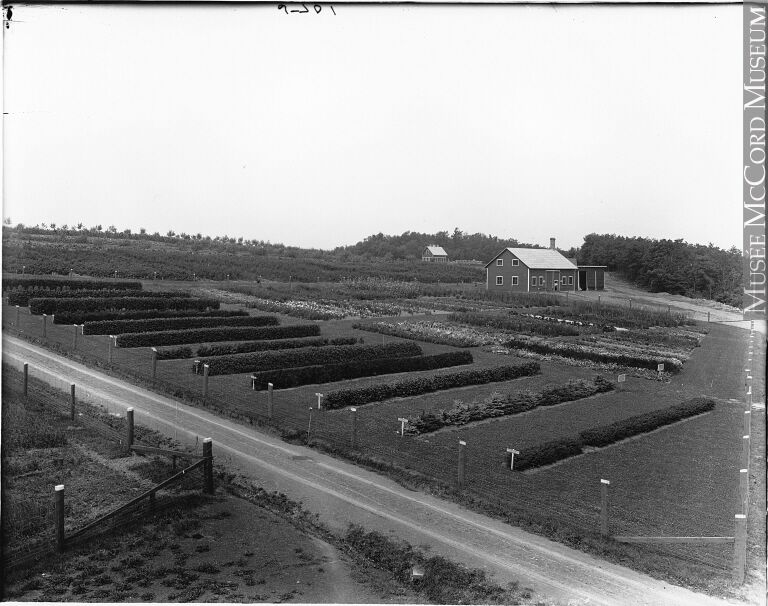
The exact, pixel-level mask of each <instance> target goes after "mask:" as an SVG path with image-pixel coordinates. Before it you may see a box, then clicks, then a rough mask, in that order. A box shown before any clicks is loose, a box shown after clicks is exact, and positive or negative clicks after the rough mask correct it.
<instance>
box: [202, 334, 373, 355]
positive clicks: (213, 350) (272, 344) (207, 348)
mask: <svg viewBox="0 0 768 606" xmlns="http://www.w3.org/2000/svg"><path fill="white" fill-rule="evenodd" d="M362 342H363V340H362V339H356V338H355V337H336V338H333V339H326V338H325V337H310V338H309V339H283V340H279V341H245V342H243V343H226V344H221V345H201V346H200V347H198V348H197V355H198V356H227V355H230V354H239V353H248V352H251V351H266V350H270V349H297V348H299V347H322V346H324V345H355V344H356V343H362Z"/></svg>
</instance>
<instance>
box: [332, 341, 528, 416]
mask: <svg viewBox="0 0 768 606" xmlns="http://www.w3.org/2000/svg"><path fill="white" fill-rule="evenodd" d="M460 353H462V354H463V355H465V356H466V355H469V360H470V362H471V360H472V354H470V353H469V352H467V351H464V352H460ZM467 364H469V362H467ZM539 372H541V367H540V366H539V363H538V362H523V363H522V364H516V365H510V366H497V367H496V368H481V369H477V370H464V371H461V372H453V373H449V374H444V375H436V376H434V377H418V378H415V379H404V380H402V381H397V382H396V383H378V384H376V385H368V386H366V387H358V388H352V389H339V390H337V391H332V392H331V393H329V394H328V395H327V396H326V398H325V402H326V403H327V405H328V406H329V407H330V408H342V407H344V406H361V405H363V404H368V403H369V402H381V401H382V400H387V399H389V398H405V397H409V396H418V395H420V394H423V393H430V392H433V391H441V390H443V389H453V388H454V387H465V386H467V385H484V384H485V383H496V382H499V381H510V380H512V379H518V378H520V377H527V376H530V375H535V374H538V373H539Z"/></svg>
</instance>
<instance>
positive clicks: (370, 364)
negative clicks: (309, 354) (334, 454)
mask: <svg viewBox="0 0 768 606" xmlns="http://www.w3.org/2000/svg"><path fill="white" fill-rule="evenodd" d="M471 363H472V355H471V354H470V353H469V352H467V351H452V352H449V353H443V354H437V355H433V356H415V357H412V358H386V359H383V360H360V361H357V360H353V361H350V362H342V363H340V364H326V365H323V366H304V367H299V368H283V369H279V370H267V371H264V372H257V373H254V374H253V375H251V377H252V379H253V381H254V385H255V388H256V389H259V390H260V389H266V388H267V383H272V384H274V385H275V386H276V387H277V388H278V389H283V388H288V387H298V386H300V385H310V384H313V383H333V382H335V381H343V380H346V379H357V378H359V377H372V376H377V375H385V374H391V373H396V372H416V371H419V370H434V369H436V368H447V367H449V366H457V365H459V364H471ZM324 405H325V406H327V407H328V408H339V407H341V406H344V404H340V405H339V404H334V403H333V402H331V403H328V402H327V398H326V399H325V400H324Z"/></svg>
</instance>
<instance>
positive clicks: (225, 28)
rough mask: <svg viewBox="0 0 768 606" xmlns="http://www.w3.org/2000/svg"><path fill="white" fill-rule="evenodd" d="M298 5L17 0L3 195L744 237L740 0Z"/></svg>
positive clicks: (163, 213) (87, 208)
mask: <svg viewBox="0 0 768 606" xmlns="http://www.w3.org/2000/svg"><path fill="white" fill-rule="evenodd" d="M294 6H295V5H292V6H291V8H293V7H294ZM308 6H309V8H310V12H309V13H307V14H292V13H288V14H286V13H285V11H284V10H280V9H278V8H277V5H256V6H217V7H212V6H210V5H208V6H205V7H195V6H193V5H185V6H173V7H168V6H144V7H139V6H68V7H61V6H34V7H29V6H15V7H14V10H13V17H12V22H11V24H10V28H8V29H4V32H3V33H4V40H3V43H4V111H5V112H6V115H5V116H4V122H3V152H4V153H3V169H4V180H3V205H4V206H3V216H4V218H10V220H11V221H12V222H13V223H14V224H15V223H19V222H21V223H24V224H27V225H34V224H37V223H44V222H45V223H51V222H54V223H57V224H59V225H61V224H64V223H67V224H70V225H72V224H76V223H78V222H83V223H84V224H86V225H87V226H92V225H97V224H102V225H103V226H104V227H105V228H106V227H107V226H108V225H115V226H117V227H118V229H125V228H131V229H133V230H138V229H139V228H140V227H144V228H146V229H147V230H148V231H150V232H154V231H159V232H160V233H163V234H164V233H166V232H167V231H168V230H170V229H173V230H174V231H176V232H177V233H180V232H186V233H192V234H196V233H198V232H200V233H203V234H204V235H206V234H207V235H212V236H214V235H225V234H226V235H229V236H235V237H239V236H242V237H244V238H246V239H256V240H265V241H270V242H283V243H285V244H290V245H296V246H302V247H317V248H325V249H328V248H334V247H336V246H342V245H348V244H353V243H355V242H357V241H359V240H362V239H363V238H365V237H366V236H368V235H371V234H376V233H380V232H382V233H385V234H400V233H402V232H405V231H420V232H430V233H431V232H436V231H439V230H447V231H449V232H452V231H453V229H454V228H455V227H458V228H459V229H461V230H462V231H464V232H468V233H476V232H481V233H487V234H492V235H497V236H500V237H504V238H507V237H513V238H517V239H518V240H520V241H522V242H530V243H538V244H543V245H547V244H548V242H549V238H550V237H556V238H557V243H558V246H559V247H561V248H568V247H570V246H578V245H579V244H580V243H581V242H582V239H583V236H584V235H586V234H588V233H593V232H597V233H616V234H621V235H627V236H635V235H636V236H644V237H653V238H684V239H685V240H687V241H688V242H695V243H702V244H707V243H709V242H712V243H714V244H715V245H718V246H721V247H723V248H729V247H730V246H732V245H736V246H739V245H740V243H741V237H742V230H741V212H742V206H741V186H742V183H741V132H742V131H741V119H742V112H741V86H742V83H741V18H742V14H741V10H742V9H741V6H740V5H730V6H687V7H675V6H634V7H628V6H625V7H621V6H619V7H615V6H614V7H607V6H604V7H597V6H571V7H568V6H556V7H552V6H539V7H533V6H468V5H464V6H445V5H441V6H407V5H394V6H362V5H353V6H350V5H333V7H334V10H335V12H336V14H335V15H334V14H333V12H331V9H330V6H331V5H318V6H321V10H320V12H319V13H317V12H316V11H315V10H314V5H308Z"/></svg>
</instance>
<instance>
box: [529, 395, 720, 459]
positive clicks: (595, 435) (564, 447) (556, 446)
mask: <svg viewBox="0 0 768 606" xmlns="http://www.w3.org/2000/svg"><path fill="white" fill-rule="evenodd" d="M714 408H715V402H714V400H710V399H709V398H693V399H691V400H686V401H685V402H682V403H681V404H676V405H675V406H670V407H669V408H664V409H662V410H654V411H652V412H647V413H645V414H641V415H636V416H634V417H629V418H628V419H624V420H622V421H617V422H615V423H611V424H610V425H603V426H601V427H595V428H592V429H588V430H586V431H582V432H581V433H579V434H578V436H576V437H573V438H560V439H558V440H552V441H551V442H546V443H544V444H541V445H539V446H534V447H532V448H526V449H524V450H523V451H522V452H521V453H520V454H519V455H516V456H515V469H516V470H518V471H523V470H524V469H531V468H533V467H541V466H542V465H549V464H551V463H556V462H557V461H561V460H563V459H567V458H569V457H573V456H576V455H579V454H582V453H583V451H584V448H587V447H592V448H597V447H601V446H608V445H609V444H613V443H615V442H619V441H621V440H624V439H626V438H631V437H632V436H637V435H641V434H644V433H648V432H649V431H653V430H654V429H659V428H660V427H664V426H665V425H669V424H671V423H675V422H677V421H681V420H683V419H686V418H688V417H692V416H695V415H699V414H702V413H705V412H708V411H710V410H713V409H714Z"/></svg>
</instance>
